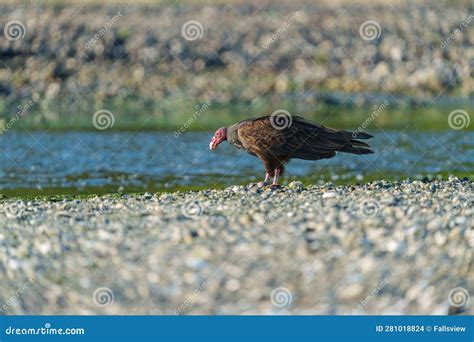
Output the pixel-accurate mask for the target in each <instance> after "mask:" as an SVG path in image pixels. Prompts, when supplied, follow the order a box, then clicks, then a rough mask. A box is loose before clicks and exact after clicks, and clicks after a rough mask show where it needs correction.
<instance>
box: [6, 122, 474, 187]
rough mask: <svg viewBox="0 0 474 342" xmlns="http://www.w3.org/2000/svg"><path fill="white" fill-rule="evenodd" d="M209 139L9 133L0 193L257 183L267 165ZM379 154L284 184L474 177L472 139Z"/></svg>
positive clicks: (321, 166) (304, 171)
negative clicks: (212, 145)
mask: <svg viewBox="0 0 474 342" xmlns="http://www.w3.org/2000/svg"><path fill="white" fill-rule="evenodd" d="M210 137H211V133H210V132H207V133H205V132H201V133H194V132H193V133H185V134H183V135H182V136H180V137H179V138H175V137H174V135H173V133H171V132H146V133H144V132H142V133H133V132H63V133H47V132H33V133H28V132H8V133H7V134H5V135H3V136H1V137H0V193H3V194H6V195H25V194H40V195H41V194H44V195H49V194H54V193H58V194H59V193H63V194H64V193H68V194H88V193H103V192H115V191H164V190H175V189H190V188H205V187H222V186H229V185H233V184H236V183H239V184H245V183H248V182H255V181H259V180H261V179H262V178H263V176H264V170H263V166H262V163H261V162H260V161H259V160H258V159H257V158H255V157H253V156H250V155H248V154H246V153H244V152H243V151H241V150H236V149H234V148H233V147H231V146H230V145H228V144H226V143H224V144H221V145H220V146H219V148H218V150H216V151H214V152H211V151H209V148H208V146H209V140H210ZM370 143H371V145H372V146H373V148H374V149H375V151H376V153H375V154H373V155H362V156H357V155H351V154H345V153H340V154H338V155H337V156H336V157H335V158H332V159H329V160H321V161H316V162H314V161H303V160H292V161H291V163H290V164H289V165H288V166H287V168H286V170H287V171H286V175H285V179H284V180H283V183H284V182H286V181H289V180H293V179H302V180H304V181H306V182H312V183H317V182H326V181H332V182H334V183H340V182H344V183H349V182H360V183H362V182H364V181H369V180H372V179H382V178H389V179H399V178H408V177H412V178H421V177H425V176H427V177H435V176H437V175H442V176H443V177H446V176H447V175H457V176H461V177H464V176H468V177H470V176H471V175H472V171H473V169H474V168H473V166H474V153H473V150H474V149H473V147H474V132H459V131H446V132H432V133H430V132H407V133H400V132H390V131H378V132H376V133H375V138H374V139H372V140H371V142H370Z"/></svg>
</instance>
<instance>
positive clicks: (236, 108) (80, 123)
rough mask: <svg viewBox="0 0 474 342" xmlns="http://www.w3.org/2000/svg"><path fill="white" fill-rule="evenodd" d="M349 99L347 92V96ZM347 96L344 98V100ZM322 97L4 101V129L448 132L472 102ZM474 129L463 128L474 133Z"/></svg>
mask: <svg viewBox="0 0 474 342" xmlns="http://www.w3.org/2000/svg"><path fill="white" fill-rule="evenodd" d="M344 95H346V94H344ZM344 95H342V96H341V98H344ZM328 101H329V100H328V98H325V99H324V102H323V101H319V100H318V99H314V98H311V99H287V100H283V101H278V102H275V101H272V99H271V98H270V97H266V98H257V99H256V100H254V101H251V102H245V101H242V102H229V103H220V102H211V101H208V102H206V103H196V102H194V101H190V100H186V99H174V98H171V99H167V100H162V101H154V100H153V99H140V98H127V99H123V98H120V97H119V98H112V99H109V100H107V101H104V102H98V103H91V102H88V101H86V100H78V101H76V102H74V103H72V104H71V102H70V101H69V100H55V101H54V102H53V101H51V102H49V101H43V102H40V103H33V105H31V106H28V107H26V108H28V110H26V111H24V113H21V108H25V106H27V104H22V105H20V106H18V104H17V105H16V106H14V105H12V104H10V105H7V104H6V103H2V102H1V101H0V118H1V119H0V127H2V126H3V127H4V129H5V130H10V129H13V130H24V129H28V130H45V129H48V130H58V131H61V130H95V129H96V128H95V127H94V122H93V115H94V113H95V112H97V111H99V110H102V109H105V110H107V111H110V112H111V113H112V115H113V125H111V126H110V125H109V126H107V130H138V129H139V130H169V131H177V130H181V131H182V132H184V131H199V130H213V129H215V128H216V127H219V126H227V125H230V124H233V123H235V122H238V121H240V120H243V119H246V118H249V117H253V116H260V115H266V114H271V113H272V112H273V111H275V110H277V109H284V110H287V111H288V112H290V113H291V114H292V115H300V116H304V117H306V118H310V119H312V120H315V121H317V122H320V123H322V124H324V125H327V126H333V127H338V128H345V129H350V128H352V129H356V128H358V127H361V126H362V127H361V128H362V129H365V130H368V131H376V130H378V129H380V128H382V129H398V130H399V129H412V130H448V129H450V126H449V122H448V115H449V113H450V112H451V111H453V110H455V109H458V108H467V107H468V106H469V103H468V101H467V100H466V101H464V102H463V101H462V100H458V102H457V103H453V104H436V105H430V104H429V103H428V104H427V103H425V102H420V103H417V104H415V105H409V104H408V103H407V101H400V102H396V101H393V100H392V103H390V102H388V101H386V100H384V99H380V101H378V102H377V103H375V102H374V103H372V104H364V105H358V104H357V103H355V101H353V100H351V99H349V100H346V101H345V102H344V101H341V103H335V104H330V103H327V102H328ZM473 127H474V126H473V125H468V126H466V127H465V128H464V129H466V130H472V129H473Z"/></svg>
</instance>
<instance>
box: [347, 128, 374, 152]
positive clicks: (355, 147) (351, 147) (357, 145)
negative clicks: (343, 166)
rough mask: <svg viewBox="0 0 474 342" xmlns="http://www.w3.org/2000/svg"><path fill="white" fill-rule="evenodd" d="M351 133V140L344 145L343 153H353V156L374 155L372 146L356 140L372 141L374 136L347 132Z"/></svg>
mask: <svg viewBox="0 0 474 342" xmlns="http://www.w3.org/2000/svg"><path fill="white" fill-rule="evenodd" d="M347 133H350V137H351V139H350V140H349V141H348V142H347V143H346V144H344V146H343V147H342V149H340V151H341V152H347V153H353V154H371V153H374V151H373V150H371V149H370V146H369V145H368V144H366V143H365V142H362V141H359V140H356V139H370V138H373V136H372V135H370V134H368V133H364V132H347Z"/></svg>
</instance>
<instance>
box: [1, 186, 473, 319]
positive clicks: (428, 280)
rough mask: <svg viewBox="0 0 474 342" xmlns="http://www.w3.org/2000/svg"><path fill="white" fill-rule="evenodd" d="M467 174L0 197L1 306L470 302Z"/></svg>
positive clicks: (122, 310) (178, 309)
mask: <svg viewBox="0 0 474 342" xmlns="http://www.w3.org/2000/svg"><path fill="white" fill-rule="evenodd" d="M473 188H474V184H473V182H472V181H470V180H468V179H458V178H450V179H449V180H427V179H426V180H423V181H412V180H405V181H399V182H390V181H383V180H382V181H375V182H371V183H367V184H363V185H346V186H335V185H332V184H330V183H327V184H325V185H321V186H314V185H311V186H304V185H303V184H302V183H301V182H292V183H290V184H288V185H285V186H281V187H268V186H266V187H262V186H259V185H258V184H250V185H247V186H233V187H230V188H226V189H219V190H214V189H212V190H203V191H191V192H174V193H145V194H121V195H117V194H114V195H104V196H96V197H88V198H82V199H77V198H67V197H65V198H60V197H51V198H49V199H48V198H43V199H9V198H3V199H1V200H0V212H1V213H2V214H1V215H0V274H2V275H5V277H3V276H2V279H0V288H1V291H0V310H1V312H0V314H2V315H12V314H122V315H129V314H171V315H173V314H181V315H187V314H277V315H278V314H346V315H351V314H354V315H363V314H410V315H414V314H416V315H424V314H429V315H431V314H440V315H445V314H448V313H463V314H469V313H470V314H472V313H473V311H472V299H470V298H469V294H471V295H472V294H473V293H474V272H473V247H474V227H473V222H474V220H473V216H474V211H473V209H472V208H473V205H472V204H473V203H472V202H473V196H472V194H473Z"/></svg>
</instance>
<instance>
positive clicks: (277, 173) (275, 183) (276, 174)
mask: <svg viewBox="0 0 474 342" xmlns="http://www.w3.org/2000/svg"><path fill="white" fill-rule="evenodd" d="M280 175H281V169H280V168H279V167H277V168H276V169H275V175H274V176H273V185H278V176H280Z"/></svg>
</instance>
